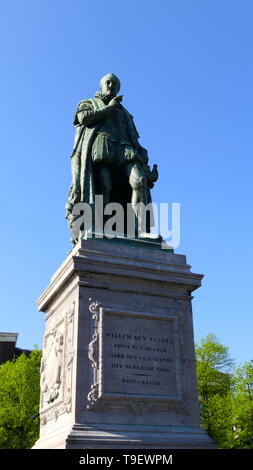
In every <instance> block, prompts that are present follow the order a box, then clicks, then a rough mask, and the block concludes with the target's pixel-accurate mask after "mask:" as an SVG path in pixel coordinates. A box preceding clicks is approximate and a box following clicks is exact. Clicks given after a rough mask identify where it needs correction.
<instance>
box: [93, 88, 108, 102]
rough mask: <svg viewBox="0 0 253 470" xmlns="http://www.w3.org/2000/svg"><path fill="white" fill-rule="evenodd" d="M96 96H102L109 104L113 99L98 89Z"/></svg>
mask: <svg viewBox="0 0 253 470" xmlns="http://www.w3.org/2000/svg"><path fill="white" fill-rule="evenodd" d="M95 98H100V99H101V100H102V101H103V102H104V103H105V104H108V103H109V102H110V101H111V97H110V96H107V95H106V94H105V93H103V92H102V91H97V92H96V94H95Z"/></svg>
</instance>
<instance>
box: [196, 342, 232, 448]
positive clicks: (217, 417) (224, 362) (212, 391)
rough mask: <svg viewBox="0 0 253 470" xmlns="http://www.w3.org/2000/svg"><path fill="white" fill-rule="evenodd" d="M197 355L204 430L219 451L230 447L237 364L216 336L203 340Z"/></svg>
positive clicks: (197, 347) (197, 345) (198, 345)
mask: <svg viewBox="0 0 253 470" xmlns="http://www.w3.org/2000/svg"><path fill="white" fill-rule="evenodd" d="M195 351H196V369H197V384H198V394H199V401H200V411H201V424H202V427H203V428H204V429H205V430H206V431H207V433H208V434H209V436H210V437H212V438H213V439H214V440H215V441H216V442H217V444H218V445H219V447H229V444H228V443H229V442H230V435H231V432H232V411H231V410H232V401H231V387H232V383H233V376H232V373H231V372H232V366H233V364H234V361H233V360H232V359H231V357H230V355H229V351H228V347H226V346H224V345H222V344H221V343H220V342H219V341H218V339H217V338H216V336H215V335H214V334H209V335H208V336H207V337H206V338H204V339H203V338H202V339H201V341H200V344H196V348H195Z"/></svg>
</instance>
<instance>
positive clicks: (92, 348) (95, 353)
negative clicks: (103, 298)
mask: <svg viewBox="0 0 253 470" xmlns="http://www.w3.org/2000/svg"><path fill="white" fill-rule="evenodd" d="M89 301H90V302H91V303H90V305H89V311H90V313H91V314H92V318H93V320H94V321H95V328H94V334H93V335H92V340H91V342H90V343H89V346H88V358H89V360H90V361H91V366H92V369H93V384H92V385H91V388H90V391H89V393H88V396H87V398H88V401H89V402H90V403H89V405H88V406H87V408H88V409H92V408H93V406H94V404H95V403H96V402H97V400H98V396H99V370H98V362H99V332H98V324H99V307H100V305H101V303H100V302H99V301H98V300H97V301H95V302H92V299H89Z"/></svg>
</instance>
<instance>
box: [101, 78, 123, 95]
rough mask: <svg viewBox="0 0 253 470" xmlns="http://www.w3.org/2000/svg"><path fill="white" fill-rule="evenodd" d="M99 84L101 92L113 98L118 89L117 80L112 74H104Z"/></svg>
mask: <svg viewBox="0 0 253 470" xmlns="http://www.w3.org/2000/svg"><path fill="white" fill-rule="evenodd" d="M100 85H101V89H102V92H103V93H104V94H105V95H107V96H108V98H111V99H112V98H114V97H115V96H116V95H117V93H118V91H119V80H118V79H117V77H115V76H113V75H105V76H104V77H103V78H102V80H101V82H100Z"/></svg>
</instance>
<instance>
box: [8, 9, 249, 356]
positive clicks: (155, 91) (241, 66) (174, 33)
mask: <svg viewBox="0 0 253 470" xmlns="http://www.w3.org/2000/svg"><path fill="white" fill-rule="evenodd" d="M252 16H253V3H252V2H251V1H250V0H240V1H239V0H238V1H235V0H219V1H218V0H174V1H172V0H157V1H149V0H145V1H142V0H139V1H136V0H135V1H134V0H128V1H121V2H118V1H114V0H107V1H106V2H103V1H101V0H98V1H96V2H90V1H86V0H76V1H75V2H73V1H70V0H65V1H63V0H43V1H40V0H23V1H22V2H21V1H19V0H13V1H12V2H3V3H2V5H1V20H0V21H1V28H0V36H1V37H0V39H1V41H0V43H1V48H2V51H1V64H2V72H1V75H0V81H1V87H0V92H1V111H2V112H1V116H2V119H1V130H0V132H1V140H0V142H1V155H2V179H1V188H0V191H1V201H2V205H1V232H0V233H1V260H2V262H1V271H0V286H1V324H0V330H1V331H12V332H18V333H19V340H18V346H19V347H24V348H33V345H34V344H38V345H39V347H41V346H42V340H43V332H44V318H43V313H41V312H38V311H37V307H36V303H35V302H36V299H37V298H38V297H39V296H40V294H41V293H42V291H43V290H44V288H45V287H46V286H47V285H48V283H49V280H50V277H51V276H52V274H53V273H54V272H55V271H56V269H57V268H58V266H59V264H60V263H61V262H62V261H63V260H64V259H65V256H66V254H67V252H68V251H69V249H70V233H69V230H68V226H67V223H66V220H65V218H64V216H65V209H64V206H65V202H66V198H67V192H68V188H69V184H70V161H69V155H70V152H71V147H72V142H73V136H74V128H73V125H72V121H73V115H74V112H75V108H76V104H77V102H78V101H80V100H81V99H84V98H88V97H92V96H93V95H94V93H95V92H96V91H97V90H98V88H99V80H100V78H101V77H102V76H103V75H104V74H105V73H108V72H113V73H115V74H116V75H118V76H119V77H120V79H121V83H122V89H121V92H122V94H123V95H124V100H123V102H124V105H125V107H126V108H127V109H128V110H129V111H130V112H131V114H133V115H134V119H135V123H136V126H137V128H138V130H139V133H140V135H141V139H140V142H141V143H142V145H143V146H144V147H146V148H147V149H148V150H149V157H150V162H151V164H153V163H155V162H156V163H158V167H159V172H160V177H159V181H158V182H157V183H156V186H155V188H154V190H153V193H152V195H153V200H154V201H155V202H157V203H159V202H180V203H181V244H180V246H179V248H178V249H177V250H176V252H177V253H181V254H186V256H187V261H188V263H189V264H190V265H191V266H192V271H193V272H197V273H202V274H204V275H205V277H204V280H203V285H202V287H201V288H200V289H199V290H197V291H196V292H195V298H194V300H193V319H194V331H195V340H196V341H199V339H200V338H201V337H203V336H206V335H207V334H208V333H210V332H214V333H215V334H216V335H217V337H218V338H219V340H220V341H221V342H222V343H224V344H226V345H227V346H229V348H230V353H231V355H232V357H234V359H235V360H236V362H237V363H242V362H244V361H247V360H250V359H251V358H252V357H253V354H252V330H253V319H252V313H253V308H252V297H251V293H252V280H253V279H252V265H253V255H252V252H253V250H252V240H253V223H252V206H253V197H252V194H253V192H252V185H253V184H252V174H253V172H252V169H253V164H252V148H253V132H252V129H253V111H252V110H253V86H252V83H253V62H252V48H253V28H252Z"/></svg>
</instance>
